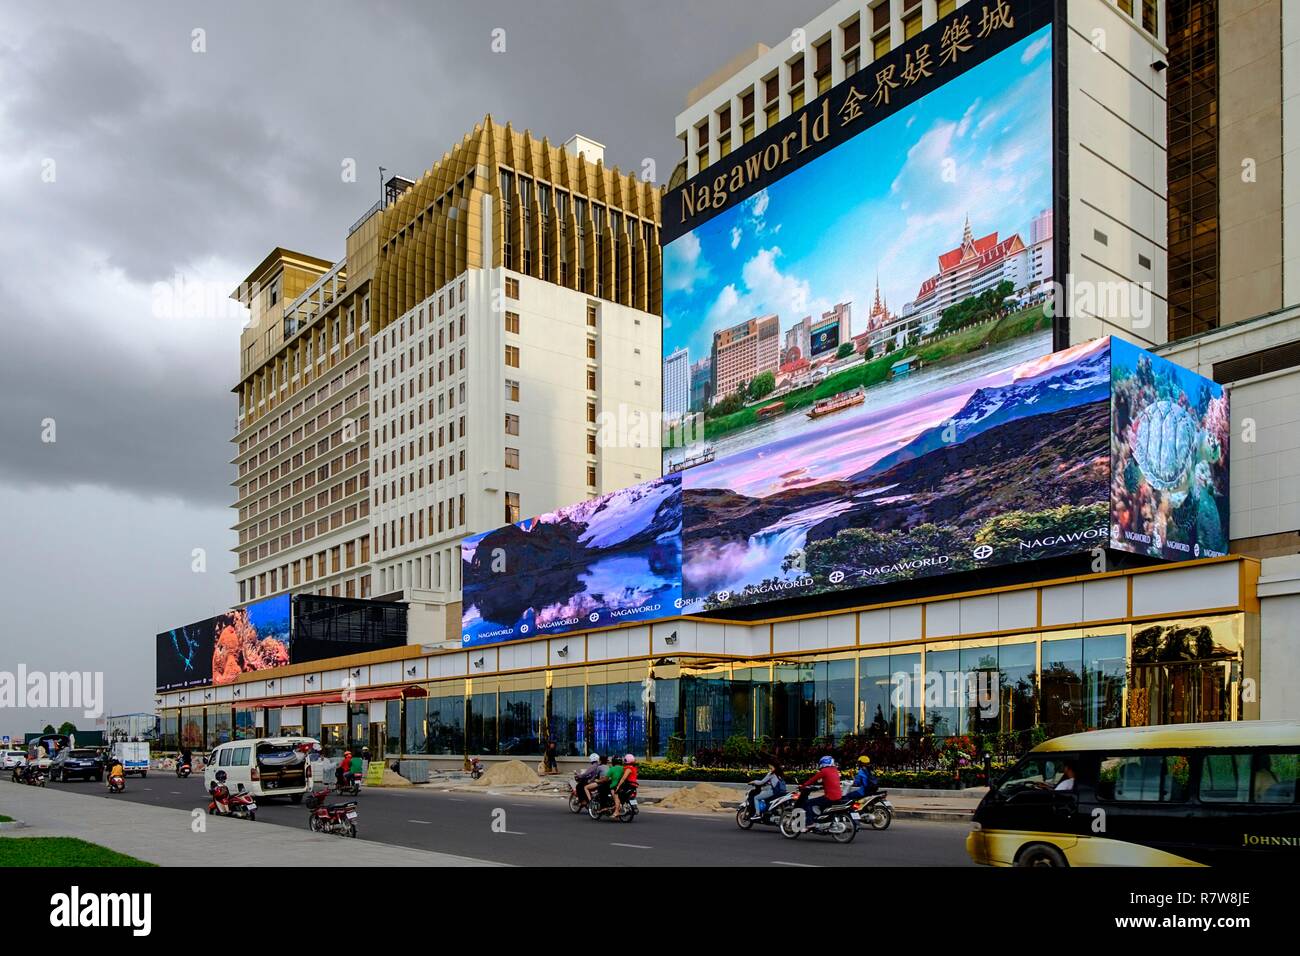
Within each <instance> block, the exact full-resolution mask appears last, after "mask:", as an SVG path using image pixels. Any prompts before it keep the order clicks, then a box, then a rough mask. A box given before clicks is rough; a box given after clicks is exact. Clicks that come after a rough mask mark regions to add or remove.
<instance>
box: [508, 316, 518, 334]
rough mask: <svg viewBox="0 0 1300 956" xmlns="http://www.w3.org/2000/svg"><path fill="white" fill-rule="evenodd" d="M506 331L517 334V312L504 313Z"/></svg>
mask: <svg viewBox="0 0 1300 956" xmlns="http://www.w3.org/2000/svg"><path fill="white" fill-rule="evenodd" d="M506 331H507V332H512V333H514V334H515V335H518V334H519V313H518V312H507V313H506Z"/></svg>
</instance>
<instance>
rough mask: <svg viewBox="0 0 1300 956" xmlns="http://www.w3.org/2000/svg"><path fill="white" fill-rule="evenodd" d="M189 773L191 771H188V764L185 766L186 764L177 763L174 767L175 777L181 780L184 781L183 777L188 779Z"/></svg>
mask: <svg viewBox="0 0 1300 956" xmlns="http://www.w3.org/2000/svg"><path fill="white" fill-rule="evenodd" d="M190 773H191V770H190V765H189V764H187V763H178V764H177V765H176V776H178V777H180V778H181V779H184V778H185V777H188V776H189V775H190Z"/></svg>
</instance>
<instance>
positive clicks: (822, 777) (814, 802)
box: [794, 755, 844, 824]
mask: <svg viewBox="0 0 1300 956" xmlns="http://www.w3.org/2000/svg"><path fill="white" fill-rule="evenodd" d="M814 787H821V788H822V795H821V796H820V797H811V798H810V797H809V795H808V794H809V791H810V790H811V789H812V788H814ZM799 789H800V790H801V791H803V792H802V793H800V794H799V799H798V800H796V801H795V805H794V808H795V809H796V810H803V811H804V813H805V819H806V821H807V822H808V823H809V824H811V823H812V822H813V820H814V819H816V817H817V814H819V813H821V811H823V810H825V809H826V808H827V807H829V806H833V805H834V804H837V803H839V802H840V801H841V800H843V799H844V792H843V788H842V787H841V785H840V771H839V768H838V767H836V766H835V758H834V757H831V756H829V755H827V756H825V757H822V758H821V760H818V761H817V772H816V773H815V774H813V775H812V776H811V777H809V778H808V779H807V780H805V781H804V782H803V783H801V784H799Z"/></svg>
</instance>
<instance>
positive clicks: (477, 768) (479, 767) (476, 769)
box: [469, 757, 483, 780]
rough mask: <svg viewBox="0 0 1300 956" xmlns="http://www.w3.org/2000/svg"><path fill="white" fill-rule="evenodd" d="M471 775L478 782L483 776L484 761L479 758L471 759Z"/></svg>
mask: <svg viewBox="0 0 1300 956" xmlns="http://www.w3.org/2000/svg"><path fill="white" fill-rule="evenodd" d="M469 775H470V776H471V777H473V778H474V779H475V780H477V779H478V778H479V777H481V776H483V761H482V760H479V759H478V757H471V758H470V760H469Z"/></svg>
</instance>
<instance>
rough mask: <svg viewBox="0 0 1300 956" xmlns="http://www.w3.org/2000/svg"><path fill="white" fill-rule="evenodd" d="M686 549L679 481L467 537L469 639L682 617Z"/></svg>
mask: <svg viewBox="0 0 1300 956" xmlns="http://www.w3.org/2000/svg"><path fill="white" fill-rule="evenodd" d="M681 548H682V499H681V481H680V479H679V478H677V477H676V476H669V477H667V478H657V479H655V480H654V481H649V482H646V483H644V484H640V485H634V486H633V487H631V488H624V489H623V490H621V491H616V492H612V493H610V494H606V495H602V496H600V497H598V498H593V499H592V500H590V501H584V502H581V503H579V504H576V505H572V506H570V507H568V508H561V509H560V510H559V511H554V512H551V513H550V514H545V515H541V516H540V517H537V518H529V519H528V520H526V521H520V522H518V523H517V524H511V525H506V526H505V527H503V528H497V529H495V530H493V531H488V532H486V533H484V534H479V535H474V536H473V537H470V538H466V539H465V541H464V542H463V543H462V545H461V564H462V583H463V597H462V601H463V605H462V607H463V611H462V623H461V635H462V642H463V643H464V644H466V645H470V646H472V645H477V644H489V643H494V642H497V641H508V640H512V639H515V638H520V637H532V636H536V635H539V634H563V633H565V632H566V631H572V630H579V629H589V628H593V627H599V626H601V625H608V624H614V623H619V624H621V623H628V622H632V621H640V620H647V619H649V618H654V617H664V616H667V615H671V614H676V613H679V608H680V606H681V604H680V598H681Z"/></svg>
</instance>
